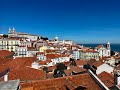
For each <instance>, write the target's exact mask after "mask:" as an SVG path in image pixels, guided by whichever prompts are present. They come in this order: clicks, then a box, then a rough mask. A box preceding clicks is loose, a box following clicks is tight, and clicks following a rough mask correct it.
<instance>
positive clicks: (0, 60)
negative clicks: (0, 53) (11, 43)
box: [0, 58, 13, 65]
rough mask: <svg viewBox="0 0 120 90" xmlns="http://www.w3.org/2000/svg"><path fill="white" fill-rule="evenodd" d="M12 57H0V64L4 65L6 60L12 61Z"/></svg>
mask: <svg viewBox="0 0 120 90" xmlns="http://www.w3.org/2000/svg"><path fill="white" fill-rule="evenodd" d="M12 59H13V58H0V65H4V64H5V63H7V62H10V61H12Z"/></svg>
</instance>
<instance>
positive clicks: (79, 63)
mask: <svg viewBox="0 0 120 90" xmlns="http://www.w3.org/2000/svg"><path fill="white" fill-rule="evenodd" d="M75 62H76V64H77V66H83V65H85V64H87V62H86V61H85V60H75Z"/></svg>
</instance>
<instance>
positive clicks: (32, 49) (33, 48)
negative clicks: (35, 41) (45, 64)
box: [27, 47, 37, 51]
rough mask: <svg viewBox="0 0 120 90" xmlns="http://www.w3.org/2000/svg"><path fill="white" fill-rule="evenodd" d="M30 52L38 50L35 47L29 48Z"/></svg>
mask: <svg viewBox="0 0 120 90" xmlns="http://www.w3.org/2000/svg"><path fill="white" fill-rule="evenodd" d="M27 49H28V51H36V50H37V49H36V48H35V47H27Z"/></svg>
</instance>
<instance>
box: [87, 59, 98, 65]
mask: <svg viewBox="0 0 120 90" xmlns="http://www.w3.org/2000/svg"><path fill="white" fill-rule="evenodd" d="M95 62H97V61H96V59H90V60H89V61H88V64H90V65H93V64H94V63H95Z"/></svg>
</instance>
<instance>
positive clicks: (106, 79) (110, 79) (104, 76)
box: [98, 71, 114, 88]
mask: <svg viewBox="0 0 120 90" xmlns="http://www.w3.org/2000/svg"><path fill="white" fill-rule="evenodd" d="M98 77H99V78H100V80H101V81H102V82H103V83H104V84H105V85H106V86H107V87H108V88H110V87H112V86H114V76H113V75H112V74H111V73H107V72H105V71H104V72H102V73H100V74H99V75H98Z"/></svg>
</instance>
